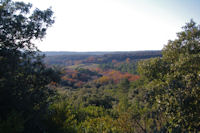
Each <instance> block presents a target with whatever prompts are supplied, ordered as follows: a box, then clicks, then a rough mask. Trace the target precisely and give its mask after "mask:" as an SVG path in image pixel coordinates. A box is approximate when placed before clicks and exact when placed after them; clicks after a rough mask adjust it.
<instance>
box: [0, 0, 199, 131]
mask: <svg viewBox="0 0 200 133" xmlns="http://www.w3.org/2000/svg"><path fill="white" fill-rule="evenodd" d="M0 5H1V6H0V65H1V67H0V132H2V133H35V132H41V133H76V132H77V133H134V132H136V133H138V132H144V133H147V132H155V133H167V132H172V133H177V132H180V133H182V132H199V131H200V113H199V110H200V25H197V24H196V23H195V22H194V21H193V20H191V21H190V22H189V23H186V25H185V26H184V27H183V31H181V32H179V33H177V39H175V40H170V41H169V42H168V44H167V45H165V46H164V48H163V49H162V51H139V52H122V53H118V52H117V53H106V52H105V53H96V54H95V52H94V53H90V54H88V53H86V54H83V53H82V54H81V55H80V54H79V55H77V53H76V54H75V55H74V53H70V54H73V55H64V53H60V54H62V55H57V54H55V53H52V54H53V55H51V56H47V57H46V58H44V57H43V56H42V54H41V53H40V52H39V51H38V50H37V47H35V45H34V43H33V40H37V39H42V38H43V37H44V36H45V34H46V30H47V29H48V27H50V26H51V25H52V24H53V23H54V19H53V17H52V16H53V12H52V10H51V9H47V10H44V11H41V10H39V9H35V10H32V5H31V4H25V3H23V2H13V1H11V0H3V1H1V3H0Z"/></svg>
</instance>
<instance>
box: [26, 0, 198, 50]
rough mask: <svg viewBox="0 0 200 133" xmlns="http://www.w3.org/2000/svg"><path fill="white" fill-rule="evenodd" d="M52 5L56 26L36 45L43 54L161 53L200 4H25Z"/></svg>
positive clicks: (89, 0)
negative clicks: (55, 52)
mask: <svg viewBox="0 0 200 133" xmlns="http://www.w3.org/2000/svg"><path fill="white" fill-rule="evenodd" d="M24 1H25V2H31V3H33V5H34V6H36V7H39V8H42V9H45V8H47V7H49V6H52V9H53V11H54V15H55V24H54V25H53V26H52V27H51V28H50V29H49V30H48V32H47V35H46V37H45V38H44V39H43V41H42V42H40V41H37V42H36V43H37V46H38V47H39V49H40V50H42V51H136V50H160V49H162V48H163V46H164V45H165V44H167V42H168V40H170V39H171V40H173V39H175V38H176V33H177V32H179V31H181V27H182V26H184V25H185V23H186V22H189V21H190V19H193V20H194V21H195V22H197V23H198V24H199V22H200V15H199V14H200V0H24Z"/></svg>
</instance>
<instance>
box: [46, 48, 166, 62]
mask: <svg viewBox="0 0 200 133" xmlns="http://www.w3.org/2000/svg"><path fill="white" fill-rule="evenodd" d="M43 54H45V55H46V57H45V59H44V62H45V63H46V64H48V65H62V66H63V65H64V66H68V65H74V64H80V63H81V64H88V63H95V64H102V63H109V62H112V61H113V60H116V61H119V62H121V61H125V60H126V59H127V58H129V59H131V60H135V61H138V60H141V59H148V58H154V57H161V56H162V53H161V51H160V50H149V51H128V52H126V51H116V52H115V51H113V52H64V51H62V52H54V51H51V52H43Z"/></svg>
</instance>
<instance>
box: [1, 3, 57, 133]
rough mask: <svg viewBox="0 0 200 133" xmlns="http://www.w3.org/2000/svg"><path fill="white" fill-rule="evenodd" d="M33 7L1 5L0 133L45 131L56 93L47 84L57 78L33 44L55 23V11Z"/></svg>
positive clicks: (22, 4) (12, 4) (16, 4)
mask: <svg viewBox="0 0 200 133" xmlns="http://www.w3.org/2000/svg"><path fill="white" fill-rule="evenodd" d="M31 7H32V5H31V4H25V3H23V2H12V1H11V0H3V1H1V2H0V66H1V67H0V132H4V133H6V132H42V131H44V130H45V127H44V125H43V124H42V119H43V117H42V116H43V114H44V113H45V110H46V108H47V105H48V99H49V96H50V95H51V94H52V93H53V91H52V90H50V89H49V88H48V87H47V86H46V85H47V84H49V83H50V82H51V81H53V80H54V79H56V77H55V75H54V74H55V73H54V71H53V70H52V69H47V68H46V67H45V65H44V64H43V63H42V56H40V54H39V53H38V50H37V47H35V45H34V43H33V41H34V40H36V39H42V38H43V37H44V36H45V34H46V30H47V28H48V27H49V26H51V25H52V24H53V23H54V20H53V17H52V15H53V12H52V10H51V9H47V10H44V11H41V10H39V9H35V10H34V11H31ZM19 120H20V121H19ZM16 125H18V126H16Z"/></svg>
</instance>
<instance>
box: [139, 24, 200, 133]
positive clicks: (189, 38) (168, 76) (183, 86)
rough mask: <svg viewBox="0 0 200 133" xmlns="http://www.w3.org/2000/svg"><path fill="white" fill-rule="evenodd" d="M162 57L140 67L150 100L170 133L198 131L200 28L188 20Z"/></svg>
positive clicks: (165, 48) (199, 128) (164, 50)
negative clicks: (161, 115) (161, 114)
mask: <svg viewBox="0 0 200 133" xmlns="http://www.w3.org/2000/svg"><path fill="white" fill-rule="evenodd" d="M177 36H178V38H177V39H175V40H174V41H169V42H168V44H167V45H166V46H165V47H164V49H163V57H162V58H155V59H150V60H147V61H143V62H140V63H139V71H140V74H141V75H142V76H143V77H144V78H145V79H146V81H147V84H146V88H148V90H149V92H151V93H150V94H151V98H153V100H154V102H155V103H156V104H157V107H158V109H159V110H161V111H163V112H164V114H165V116H166V118H167V123H168V125H169V129H171V131H173V132H178V131H180V132H187V131H193V132H194V131H199V130H200V113H199V110H200V26H199V25H196V23H195V22H194V21H193V20H191V21H190V22H189V23H187V24H186V26H184V27H183V31H182V32H179V33H178V34H177Z"/></svg>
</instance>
